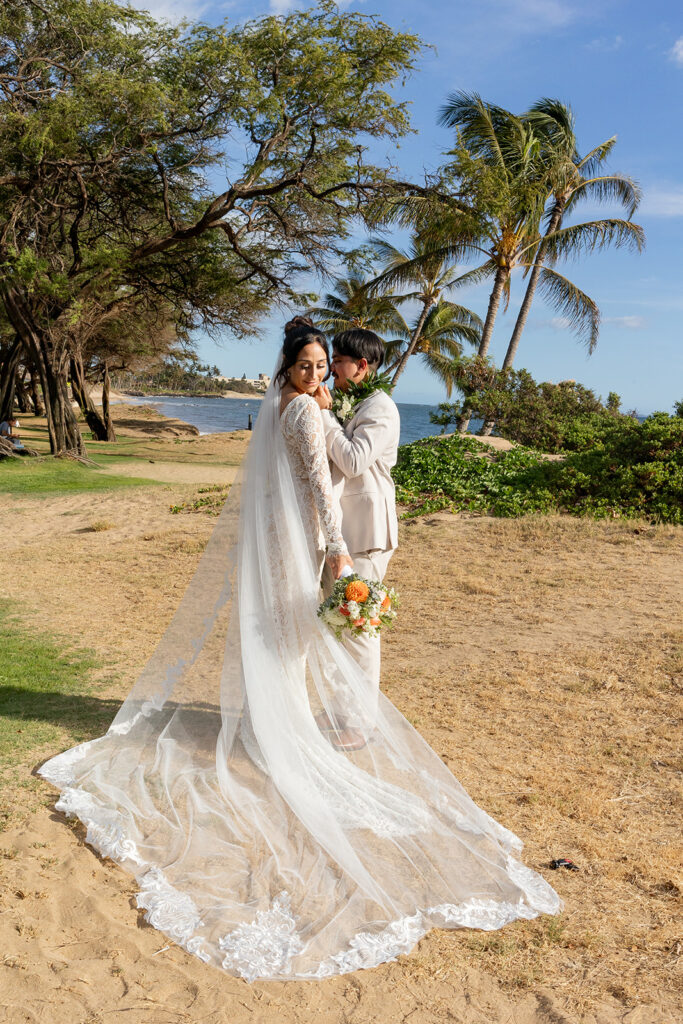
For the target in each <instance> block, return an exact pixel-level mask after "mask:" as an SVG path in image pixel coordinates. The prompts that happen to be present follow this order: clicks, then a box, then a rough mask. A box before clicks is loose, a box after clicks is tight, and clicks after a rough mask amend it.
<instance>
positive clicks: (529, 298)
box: [481, 202, 564, 437]
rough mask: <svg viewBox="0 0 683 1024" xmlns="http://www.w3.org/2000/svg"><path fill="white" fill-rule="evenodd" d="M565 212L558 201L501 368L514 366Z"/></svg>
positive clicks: (488, 427) (486, 428) (487, 428)
mask: <svg viewBox="0 0 683 1024" xmlns="http://www.w3.org/2000/svg"><path fill="white" fill-rule="evenodd" d="M563 213H564V204H562V203H560V202H557V203H556V204H555V208H554V209H553V213H552V217H551V218H550V224H549V225H548V230H547V231H546V233H545V237H544V238H542V239H541V244H540V245H539V247H538V252H537V253H536V259H535V260H534V265H533V267H532V269H531V274H530V275H529V283H528V284H527V286H526V291H525V293H524V298H523V299H522V305H521V306H520V307H519V313H518V314H517V319H516V321H515V326H514V328H513V331H512V336H511V338H510V342H509V344H508V349H507V352H506V353H505V359H504V360H503V365H502V367H501V369H503V370H509V369H510V367H511V366H512V364H513V362H514V359H515V356H516V355H517V349H518V348H519V342H520V339H521V337H522V332H523V330H524V328H525V327H526V322H527V320H528V318H529V310H530V309H531V303H532V302H533V299H534V294H535V292H536V287H537V285H538V279H539V277H540V276H541V269H542V267H543V264H544V262H545V253H546V246H545V238H547V237H548V235H552V234H553V232H554V231H557V229H558V228H559V226H560V224H561V223H562V215H563ZM495 425H496V424H495V420H487V421H486V423H485V424H484V425H483V427H482V428H481V433H482V435H483V436H485V437H486V436H488V435H489V434H490V433H491V431H492V430H493V428H494V427H495Z"/></svg>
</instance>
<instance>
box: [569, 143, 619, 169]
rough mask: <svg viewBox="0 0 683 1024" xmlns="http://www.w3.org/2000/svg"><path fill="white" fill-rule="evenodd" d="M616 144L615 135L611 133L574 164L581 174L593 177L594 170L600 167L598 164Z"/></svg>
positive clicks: (603, 160)
mask: <svg viewBox="0 0 683 1024" xmlns="http://www.w3.org/2000/svg"><path fill="white" fill-rule="evenodd" d="M616 144H617V137H616V135H613V136H612V138H611V139H605V141H604V142H601V143H600V145H599V146H595V147H594V149H591V150H590V152H588V153H586V155H585V156H584V157H582V159H581V160H579V161H578V163H577V165H576V166H577V167H578V168H579V170H580V171H581V172H582V174H585V175H587V176H588V177H589V178H591V177H593V175H594V174H595V173H596V171H597V170H598V169H599V168H600V165H601V164H604V162H605V160H606V159H607V157H608V156H609V155H610V153H611V152H612V150H613V149H614V147H615V146H616Z"/></svg>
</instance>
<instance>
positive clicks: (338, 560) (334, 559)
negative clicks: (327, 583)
mask: <svg viewBox="0 0 683 1024" xmlns="http://www.w3.org/2000/svg"><path fill="white" fill-rule="evenodd" d="M327 564H328V565H329V567H330V572H331V573H332V575H333V576H334V578H335V580H338V579H339V577H340V576H341V574H342V569H343V568H344V567H345V566H347V565H348V567H349V569H353V562H352V561H351V559H350V558H349V556H348V555H328V556H327Z"/></svg>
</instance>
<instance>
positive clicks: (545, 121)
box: [522, 96, 576, 151]
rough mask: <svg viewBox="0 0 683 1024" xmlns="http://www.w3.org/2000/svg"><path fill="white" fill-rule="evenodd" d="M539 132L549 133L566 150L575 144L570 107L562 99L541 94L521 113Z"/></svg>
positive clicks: (572, 113)
mask: <svg viewBox="0 0 683 1024" xmlns="http://www.w3.org/2000/svg"><path fill="white" fill-rule="evenodd" d="M522 118H523V119H524V120H525V121H528V122H529V123H530V124H531V125H533V127H534V128H535V129H536V130H537V131H538V132H539V133H541V134H549V135H550V136H551V137H552V138H553V139H554V140H555V141H559V142H561V143H563V144H564V146H565V148H566V149H568V150H572V151H573V150H574V149H575V146H576V122H575V118H574V112H573V110H572V108H571V107H570V106H569V105H568V104H567V103H563V102H562V100H557V99H551V98H550V97H548V96H543V97H542V98H541V99H540V100H537V101H536V103H534V104H532V106H531V107H529V109H528V110H527V111H526V113H525V114H522Z"/></svg>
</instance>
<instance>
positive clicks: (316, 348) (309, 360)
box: [289, 341, 327, 394]
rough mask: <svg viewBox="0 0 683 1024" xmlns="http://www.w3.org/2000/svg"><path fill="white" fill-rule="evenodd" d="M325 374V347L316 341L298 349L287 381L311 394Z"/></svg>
mask: <svg viewBox="0 0 683 1024" xmlns="http://www.w3.org/2000/svg"><path fill="white" fill-rule="evenodd" d="M326 376H327V356H326V355H325V349H324V348H323V347H322V345H320V344H319V343H318V342H317V341H312V342H310V343H309V344H308V345H304V347H303V348H302V349H300V350H299V354H298V356H297V357H296V362H295V363H294V365H293V366H291V367H290V368H289V383H290V384H293V385H294V387H295V388H298V389H299V390H300V391H308V392H310V394H313V393H314V392H315V391H317V390H318V388H319V387H320V384H321V383H322V381H323V380H324V379H325V377H326Z"/></svg>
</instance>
